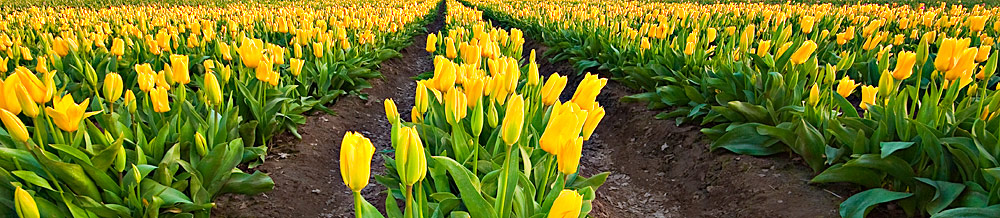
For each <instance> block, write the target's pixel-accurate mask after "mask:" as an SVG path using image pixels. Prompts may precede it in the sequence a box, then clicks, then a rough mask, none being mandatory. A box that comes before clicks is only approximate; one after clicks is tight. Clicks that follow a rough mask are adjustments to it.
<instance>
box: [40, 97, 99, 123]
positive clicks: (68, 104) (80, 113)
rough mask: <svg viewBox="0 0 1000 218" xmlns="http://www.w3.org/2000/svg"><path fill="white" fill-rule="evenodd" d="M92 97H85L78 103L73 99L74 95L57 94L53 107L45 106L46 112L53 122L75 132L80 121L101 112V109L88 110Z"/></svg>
mask: <svg viewBox="0 0 1000 218" xmlns="http://www.w3.org/2000/svg"><path fill="white" fill-rule="evenodd" d="M89 103H90V99H89V98H88V99H84V100H83V102H81V103H80V104H77V103H76V102H75V101H73V95H70V94H66V95H65V96H63V97H59V96H56V97H55V99H54V102H53V104H54V105H53V107H47V108H45V113H47V114H48V115H49V117H51V118H52V122H53V123H55V124H56V126H58V127H59V129H62V130H63V131H67V132H74V131H76V130H77V129H78V128H79V127H80V121H82V120H83V119H86V118H87V117H90V116H93V115H95V114H98V113H100V111H94V112H86V110H87V106H88V105H89Z"/></svg>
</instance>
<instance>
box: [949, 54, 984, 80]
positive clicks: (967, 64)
mask: <svg viewBox="0 0 1000 218" xmlns="http://www.w3.org/2000/svg"><path fill="white" fill-rule="evenodd" d="M978 52H979V51H978V50H977V49H976V48H967V49H965V50H964V51H963V52H962V53H961V55H959V56H957V57H958V58H957V59H955V60H957V61H956V62H954V64H953V65H952V67H951V68H950V70H948V71H947V73H945V76H944V78H945V79H947V80H949V81H955V80H957V79H958V78H959V77H961V76H963V75H965V74H966V71H970V70H974V69H975V68H976V63H975V59H976V55H977V53H978Z"/></svg>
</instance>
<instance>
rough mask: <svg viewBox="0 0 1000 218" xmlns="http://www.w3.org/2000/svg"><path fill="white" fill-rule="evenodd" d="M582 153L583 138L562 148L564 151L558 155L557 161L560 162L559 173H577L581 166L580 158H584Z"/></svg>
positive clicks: (571, 141)
mask: <svg viewBox="0 0 1000 218" xmlns="http://www.w3.org/2000/svg"><path fill="white" fill-rule="evenodd" d="M582 153H583V137H576V138H575V139H573V140H570V141H569V142H568V143H567V144H566V145H564V146H562V150H561V151H559V154H558V155H556V159H557V160H556V161H558V162H559V172H562V173H563V174H565V175H572V174H574V173H576V170H577V168H578V167H579V166H580V156H582Z"/></svg>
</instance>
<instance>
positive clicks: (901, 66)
mask: <svg viewBox="0 0 1000 218" xmlns="http://www.w3.org/2000/svg"><path fill="white" fill-rule="evenodd" d="M916 62H917V53H914V52H908V51H900V52H899V55H897V56H896V69H895V70H893V71H892V78H894V79H896V80H897V81H898V80H904V79H906V78H910V75H911V74H913V64H915V63H916Z"/></svg>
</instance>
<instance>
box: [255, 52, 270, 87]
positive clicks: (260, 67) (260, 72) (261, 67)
mask: <svg viewBox="0 0 1000 218" xmlns="http://www.w3.org/2000/svg"><path fill="white" fill-rule="evenodd" d="M272 68H274V63H272V62H271V59H270V58H268V57H267V56H264V57H262V58H261V59H260V62H259V63H257V69H255V72H256V74H255V77H256V78H257V80H260V81H261V82H269V81H271V70H273V69H272Z"/></svg>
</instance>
